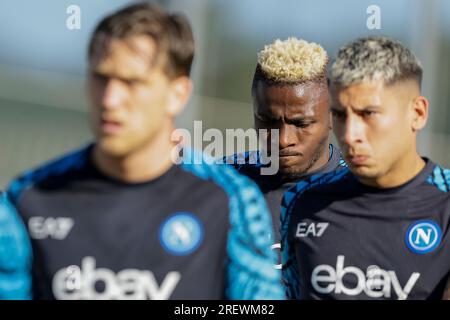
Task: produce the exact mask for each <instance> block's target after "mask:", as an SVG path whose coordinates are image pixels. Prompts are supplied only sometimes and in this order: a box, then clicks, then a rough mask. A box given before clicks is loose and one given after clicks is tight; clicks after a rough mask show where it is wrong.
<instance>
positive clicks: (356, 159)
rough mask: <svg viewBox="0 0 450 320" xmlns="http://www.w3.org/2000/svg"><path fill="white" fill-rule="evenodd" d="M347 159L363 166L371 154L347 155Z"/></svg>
mask: <svg viewBox="0 0 450 320" xmlns="http://www.w3.org/2000/svg"><path fill="white" fill-rule="evenodd" d="M346 158H347V161H348V162H349V163H351V164H353V165H355V166H361V165H364V164H365V163H366V162H367V160H369V156H365V155H352V156H350V155H347V157H346Z"/></svg>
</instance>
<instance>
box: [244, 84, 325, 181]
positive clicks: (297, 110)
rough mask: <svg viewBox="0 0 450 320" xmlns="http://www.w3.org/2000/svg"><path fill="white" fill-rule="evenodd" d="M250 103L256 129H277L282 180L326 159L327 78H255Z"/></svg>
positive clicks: (318, 167) (312, 169)
mask: <svg viewBox="0 0 450 320" xmlns="http://www.w3.org/2000/svg"><path fill="white" fill-rule="evenodd" d="M253 105H254V119H255V128H256V129H269V130H270V129H278V130H279V150H280V151H279V152H280V153H279V155H280V160H279V166H280V169H279V170H280V173H281V175H282V177H283V179H284V180H285V181H295V180H296V179H298V178H300V177H301V176H302V175H304V174H307V173H310V172H314V171H317V170H318V169H320V168H321V167H322V166H324V165H325V164H326V163H327V162H328V158H329V148H328V144H329V133H330V130H331V114H330V110H329V94H328V89H327V84H326V82H306V83H302V84H293V85H290V84H283V85H274V84H268V83H266V82H264V81H258V82H257V83H256V85H255V89H254V92H253Z"/></svg>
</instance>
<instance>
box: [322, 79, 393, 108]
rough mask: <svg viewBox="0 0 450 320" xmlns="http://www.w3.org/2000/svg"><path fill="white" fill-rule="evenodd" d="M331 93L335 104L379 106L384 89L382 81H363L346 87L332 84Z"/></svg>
mask: <svg viewBox="0 0 450 320" xmlns="http://www.w3.org/2000/svg"><path fill="white" fill-rule="evenodd" d="M331 92H332V96H333V97H334V98H335V99H337V101H335V103H336V102H337V103H339V104H342V105H344V106H346V105H352V106H354V107H358V106H360V107H365V106H370V105H372V106H376V105H381V102H382V99H383V96H384V93H385V88H384V83H383V82H382V81H364V82H360V83H356V84H352V85H349V86H346V87H342V86H339V85H335V84H332V86H331Z"/></svg>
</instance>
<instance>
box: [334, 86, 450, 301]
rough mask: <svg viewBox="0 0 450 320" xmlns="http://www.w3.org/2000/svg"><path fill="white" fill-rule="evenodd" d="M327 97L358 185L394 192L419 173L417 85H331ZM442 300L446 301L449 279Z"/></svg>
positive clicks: (423, 113)
mask: <svg viewBox="0 0 450 320" xmlns="http://www.w3.org/2000/svg"><path fill="white" fill-rule="evenodd" d="M330 91H331V97H332V107H331V109H332V113H333V128H334V132H335V135H336V137H337V139H338V141H339V145H340V147H341V149H342V151H343V153H344V156H345V159H346V161H347V163H348V165H349V168H350V170H351V171H352V172H353V174H355V176H356V177H358V179H359V180H360V181H361V183H363V184H365V185H368V186H371V187H376V188H383V189H384V188H393V187H397V186H401V185H403V184H404V183H406V182H408V181H409V180H411V179H413V178H414V177H415V176H416V175H417V174H418V173H419V172H420V171H421V170H422V169H423V167H424V166H425V162H424V160H423V159H422V158H421V157H420V156H419V154H418V152H417V143H416V139H417V133H418V132H419V130H421V129H423V128H424V127H425V125H426V122H427V118H428V109H429V106H428V101H427V99H426V98H425V97H423V96H422V95H421V93H420V87H419V84H418V82H417V81H416V80H414V79H409V80H401V81H397V82H395V83H393V84H389V85H387V84H385V83H384V81H382V80H375V81H367V82H362V83H358V84H355V85H350V86H347V87H342V86H339V85H336V84H332V85H331V88H330ZM443 299H447V300H449V299H450V279H449V280H448V282H447V287H446V289H445V292H444V295H443Z"/></svg>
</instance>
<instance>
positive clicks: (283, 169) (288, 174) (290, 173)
mask: <svg viewBox="0 0 450 320" xmlns="http://www.w3.org/2000/svg"><path fill="white" fill-rule="evenodd" d="M306 171H307V168H303V167H297V166H283V165H281V164H280V169H279V174H281V176H282V177H284V178H285V179H286V180H296V179H298V178H300V177H302V176H304V175H305V174H306Z"/></svg>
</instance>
